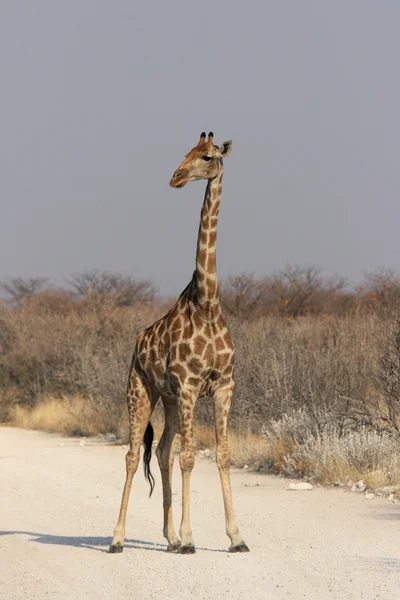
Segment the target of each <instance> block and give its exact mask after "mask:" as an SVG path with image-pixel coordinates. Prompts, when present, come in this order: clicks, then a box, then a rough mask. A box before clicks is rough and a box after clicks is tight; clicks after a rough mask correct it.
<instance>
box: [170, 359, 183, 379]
mask: <svg viewBox="0 0 400 600" xmlns="http://www.w3.org/2000/svg"><path fill="white" fill-rule="evenodd" d="M171 373H172V374H173V375H175V376H176V377H178V379H179V380H180V382H181V383H184V381H185V379H186V369H185V367H183V366H182V365H180V364H179V363H174V365H172V366H171Z"/></svg>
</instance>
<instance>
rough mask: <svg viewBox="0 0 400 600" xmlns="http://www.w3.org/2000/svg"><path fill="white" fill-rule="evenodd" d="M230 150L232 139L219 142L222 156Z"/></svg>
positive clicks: (225, 155) (224, 156)
mask: <svg viewBox="0 0 400 600" xmlns="http://www.w3.org/2000/svg"><path fill="white" fill-rule="evenodd" d="M231 151H232V140H229V141H228V142H224V143H223V144H221V147H220V152H221V157H222V158H226V157H227V156H229V155H230V153H231Z"/></svg>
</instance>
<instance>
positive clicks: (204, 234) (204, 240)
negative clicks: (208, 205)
mask: <svg viewBox="0 0 400 600" xmlns="http://www.w3.org/2000/svg"><path fill="white" fill-rule="evenodd" d="M200 242H201V243H202V244H204V245H205V246H207V243H208V235H207V232H206V231H202V232H201V233H200Z"/></svg>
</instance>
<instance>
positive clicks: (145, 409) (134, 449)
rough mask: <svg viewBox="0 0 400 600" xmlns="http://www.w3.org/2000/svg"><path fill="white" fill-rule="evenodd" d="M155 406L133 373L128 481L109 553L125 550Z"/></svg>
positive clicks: (130, 396) (126, 480)
mask: <svg viewBox="0 0 400 600" xmlns="http://www.w3.org/2000/svg"><path fill="white" fill-rule="evenodd" d="M154 405H155V401H154V399H151V398H150V397H149V395H148V393H147V391H146V389H145V387H144V385H143V383H142V381H141V380H140V377H139V376H138V375H137V373H135V371H133V372H132V374H131V379H130V384H129V389H128V412H129V429H130V438H131V439H130V448H129V451H128V453H127V455H126V459H125V460H126V479H125V485H124V491H123V493H122V501H121V508H120V511H119V517H118V523H117V525H116V527H115V529H114V537H113V541H112V544H111V546H110V548H109V552H111V553H112V554H117V553H120V552H122V551H123V549H124V538H125V520H126V511H127V509H128V501H129V494H130V491H131V487H132V480H133V476H134V475H135V473H136V471H137V468H138V464H139V459H140V445H141V443H142V441H143V436H144V432H145V430H146V427H147V424H148V422H149V420H150V416H151V412H152V409H153V408H154Z"/></svg>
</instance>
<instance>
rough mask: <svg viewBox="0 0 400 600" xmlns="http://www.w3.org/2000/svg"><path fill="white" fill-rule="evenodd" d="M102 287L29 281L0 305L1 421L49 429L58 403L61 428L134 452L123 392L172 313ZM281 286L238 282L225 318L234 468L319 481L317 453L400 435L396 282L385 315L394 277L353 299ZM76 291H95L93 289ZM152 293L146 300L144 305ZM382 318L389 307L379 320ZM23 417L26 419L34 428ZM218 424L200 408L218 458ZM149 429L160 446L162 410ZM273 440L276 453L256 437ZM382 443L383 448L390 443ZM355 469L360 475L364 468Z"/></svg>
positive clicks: (282, 280) (205, 440) (305, 286)
mask: <svg viewBox="0 0 400 600" xmlns="http://www.w3.org/2000/svg"><path fill="white" fill-rule="evenodd" d="M103 275H104V274H103ZM96 277H97V279H96ZM96 277H95V278H94V280H93V281H92V287H90V286H89V287H88V286H86V287H83V288H82V290H81V292H80V294H81V297H80V298H78V297H76V296H75V297H72V296H71V294H68V293H67V292H66V291H63V290H50V289H47V290H43V289H41V288H40V286H39V283H40V282H39V283H37V285H38V286H39V288H38V290H36V291H34V290H33V291H32V290H31V288H32V286H35V285H36V283H35V281H33V282H28V284H29V285H28V287H27V290H28V293H27V294H26V295H25V296H24V297H18V301H14V302H12V303H11V304H7V303H3V304H2V305H0V418H1V419H2V420H6V419H7V418H10V417H11V416H12V417H13V418H14V419H17V420H18V422H20V423H23V422H27V423H31V426H32V427H45V428H50V429H52V428H54V427H56V425H55V424H54V423H56V422H57V417H56V406H55V404H53V401H51V402H50V400H49V398H61V399H62V400H60V414H62V416H61V417H60V418H59V419H58V420H59V421H60V422H65V425H64V426H65V432H68V433H77V432H79V431H80V432H85V435H89V434H95V433H105V432H107V433H110V432H113V433H117V434H118V435H119V436H120V437H121V438H123V439H124V440H125V441H126V439H127V420H126V419H125V417H124V415H125V414H126V385H127V377H128V371H129V365H130V361H131V357H132V351H133V348H134V345H135V338H136V335H137V334H138V333H139V331H141V330H142V329H143V328H144V327H146V326H147V325H150V324H151V323H153V322H154V321H155V320H156V319H157V318H159V317H160V316H161V315H163V314H165V312H166V311H167V310H168V308H169V307H170V305H171V301H166V302H158V301H155V300H152V299H151V293H152V291H151V290H152V288H151V287H150V288H147V287H146V286H144V288H140V286H138V287H135V286H134V285H133V283H132V281H131V280H127V279H124V278H122V279H120V278H118V277H116V278H114V277H110V276H109V275H107V277H106V276H105V275H104V277H103V276H98V274H96ZM99 277H100V278H99ZM274 277H275V279H274ZM274 277H272V278H265V279H264V280H262V281H261V280H256V279H255V278H254V277H252V276H248V277H247V278H246V277H244V276H239V277H238V278H236V279H235V280H234V279H232V280H231V290H234V291H235V294H236V296H233V297H232V298H231V305H230V307H231V310H230V315H229V316H228V325H229V327H230V330H231V332H232V335H233V338H234V342H235V346H236V387H235V392H234V397H233V401H232V408H231V413H230V431H231V433H230V444H231V448H232V453H233V456H234V457H236V458H235V460H236V461H237V462H239V463H240V462H249V461H250V460H251V461H252V462H256V463H257V462H258V460H260V461H261V460H262V461H263V464H264V465H266V466H269V467H270V468H271V469H273V470H276V471H283V472H289V466H288V465H289V463H290V460H292V461H294V462H295V466H292V467H290V468H293V473H298V474H306V473H316V472H317V471H318V468H319V467H317V466H316V465H317V463H316V458H315V457H316V456H317V455H318V456H319V454H318V452H319V453H320V454H321V453H322V450H321V448H322V444H326V447H327V448H329V447H331V446H332V444H333V441H332V440H333V438H334V436H336V437H337V438H338V439H339V440H342V439H343V440H347V442H346V443H347V445H349V443H350V438H349V437H348V436H350V435H353V433H354V435H356V433H355V432H356V431H358V430H359V431H360V432H364V433H360V435H363V436H364V437H365V432H366V431H367V432H370V431H373V430H375V431H376V432H377V435H386V434H389V435H390V436H394V435H397V436H399V432H400V341H399V340H400V322H399V321H398V320H396V319H395V318H394V315H395V313H394V307H395V306H397V304H396V303H397V299H396V298H397V295H396V294H397V292H396V291H395V287H396V286H395V284H396V281H395V279H393V277H392V279H391V280H390V282H389V283H390V285H391V286H392V287H391V288H390V289H391V290H392V291H391V292H390V294H391V295H390V302H389V300H388V299H387V295H388V293H389V292H388V291H387V290H388V288H387V287H385V286H386V285H389V283H382V281H386V279H385V278H384V279H383V280H379V282H377V280H374V281H372V280H370V281H369V283H368V285H369V286H370V287H366V288H365V289H364V288H363V289H360V290H359V291H358V292H357V293H354V294H353V295H351V293H350V292H346V293H345V292H344V291H343V290H342V287H341V283H340V281H339V280H338V281H337V282H330V281H329V280H327V279H323V278H322V277H321V275H320V273H319V271H318V270H313V269H311V270H310V269H308V270H307V269H306V270H304V269H303V270H302V269H300V268H297V270H296V269H295V268H287V269H286V270H284V271H282V272H280V274H278V275H277V276H274ZM89 279H90V278H89ZM92 279H93V278H92ZM96 282H97V283H96ZM20 283H21V282H18V285H19V284H20ZM76 283H77V284H78V283H79V284H80V283H82V285H83V284H85V285H86V284H88V279H87V278H84V279H83V282H82V281H80V280H79V281H78V280H76ZM89 283H90V282H89ZM145 283H146V282H145ZM266 283H268V286H269V287H267V288H265V285H264V284H266ZM378 283H379V285H378ZM95 284H96V285H97V288H96V290H95V291H93V286H94V287H95ZM131 284H132V285H131ZM107 286H108V287H107ZM124 286H125V287H124ZM263 286H264V287H263ZM379 286H380V287H379ZM372 288H373V289H372ZM266 289H268V290H270V292H269V293H268V294H266V293H264V292H265V290H266ZM371 289H372V291H371ZM29 290H31V291H29ZM146 290H147V291H148V292H149V294H150V296H140V294H145V293H147V292H146ZM271 290H272V291H273V293H272V292H271ZM373 290H375V291H373ZM379 290H381V291H379ZM76 291H77V294H78V290H76ZM378 292H379V293H378ZM124 294H125V295H124ZM371 294H372V296H371ZM385 294H386V295H385ZM345 296H346V298H347V300H344V298H345ZM135 298H136V300H135ZM140 298H142V300H141V299H140ZM226 298H227V296H225V301H226ZM349 298H350V300H349ZM335 303H336V304H335ZM346 303H347V304H346ZM385 303H386V304H385ZM345 306H346V307H347V308H346V309H345V308H344V307H345ZM379 306H385V307H386V308H385V310H383V309H382V310H378V308H377V307H379ZM232 307H233V308H232ZM329 307H330V308H329ZM335 307H336V308H335ZM340 307H341V308H340ZM387 307H389V308H390V309H389V308H387ZM264 309H265V310H264ZM296 315H297V316H296ZM245 317H246V318H245ZM77 398H78V399H79V400H77ZM43 399H45V401H43ZM54 402H55V401H54ZM69 403H70V405H69ZM24 407H30V409H31V411H32V419H31V420H30V417H29V415H28V413H27V412H26V411H25V410H22V409H23V408H24ZM11 409H13V410H11ZM213 412H214V411H213V405H212V401H210V399H202V400H199V401H198V402H197V405H196V419H197V422H198V423H199V424H200V425H199V427H198V428H197V429H196V436H197V444H198V447H199V448H202V447H204V446H206V447H208V448H212V447H213V444H214V441H213V440H214V434H213V433H211V431H212V429H210V427H211V425H212V424H213V420H214V416H213ZM66 413H68V415H69V417H68V419H67V417H66V416H65V414H66ZM83 413H84V414H85V415H86V416H84V417H83V416H82V419H81V422H82V423H83V425H81V423H79V415H81V414H82V415H83ZM94 413H96V415H95V414H94ZM46 415H47V417H46ZM48 415H52V416H51V418H50V416H48ZM71 415H73V416H74V418H72V416H71ZM74 419H75V420H74ZM88 421H90V422H91V425H90V424H89V423H88ZM122 422H123V423H125V424H124V426H123V427H122V425H121V423H122ZM153 422H154V424H155V426H156V435H157V436H158V437H159V435H160V434H161V431H162V427H163V411H162V408H161V407H157V410H156V413H155V415H154V418H153ZM39 423H41V425H39ZM49 423H50V424H49ZM51 423H53V424H52V425H51ZM203 426H206V427H203ZM60 427H63V425H60ZM265 427H267V429H268V431H269V436H268V450H266V446H265V443H266V442H265V438H264V437H262V435H261V434H262V431H263V429H264V428H265ZM57 431H60V429H57ZM63 431H64V430H63ZM368 435H369V433H368ZM327 436H328V437H327ZM371 439H372V438H371ZM382 439H384V440H385V441H384V444H386V446H385V447H388V444H389V442H387V438H382ZM390 439H392V438H390ZM260 440H261V441H260ZM318 440H319V441H318ZM321 440H322V441H321ZM338 443H339V442H338ZM340 443H342V442H340ZM343 443H344V442H343ZM393 443H395V442H393ZM318 444H319V445H318ZM329 444H330V445H331V446H329ZM367 447H368V443H367V442H365V444H364V446H362V442H360V448H364V449H366V448H367ZM318 448H319V450H318V452H317V449H318ZM365 451H367V450H365ZM307 452H308V453H309V455H307ZM342 452H344V450H342ZM360 452H361V450H360ZM261 455H262V459H261V458H260V459H259V458H258V457H259V456H261ZM381 455H382V457H383V458H382V460H381V458H379V460H378V459H377V460H376V461H375V462H376V464H378V463H379V464H381V463H382V464H383V462H382V461H383V460H386V458H385V457H386V456H387V460H388V461H389V455H385V454H384V452H383V450H382V452H381ZM343 456H344V455H343ZM240 457H241V458H240ZM250 457H252V459H250ZM318 460H319V459H318ZM338 460H339V459H338ZM346 460H347V459H346ZM288 461H289V462H288ZM340 461H341V462H340ZM340 461H339V462H340V464H342V465H344V467H343V469H344V472H349V470H350V467H349V466H346V464H347V463H346V461H345V460H344V459H343V458H341V459H340ZM379 461H380V462H379ZM320 464H321V465H325V466H324V467H323V468H324V469H325V473H331V474H332V473H334V472H338V471H339V470H340V469H339V467H337V468H336V467H335V468H333V466H332V465H331V466H327V458H324V460H323V461H321V462H320ZM338 464H339V463H338ZM388 464H389V463H388ZM390 464H391V463H390ZM352 468H353V467H352ZM354 468H355V469H356V471H355V472H357V469H360V470H363V469H364V467H362V466H359V467H354ZM371 468H372V467H371ZM335 469H336V471H335ZM379 469H380V467H377V469H376V470H377V471H379ZM393 469H394V470H395V468H394V467H393ZM367 470H368V469H367ZM381 470H382V469H381ZM321 472H322V471H321ZM321 477H325V475H321ZM326 477H328V475H326Z"/></svg>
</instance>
